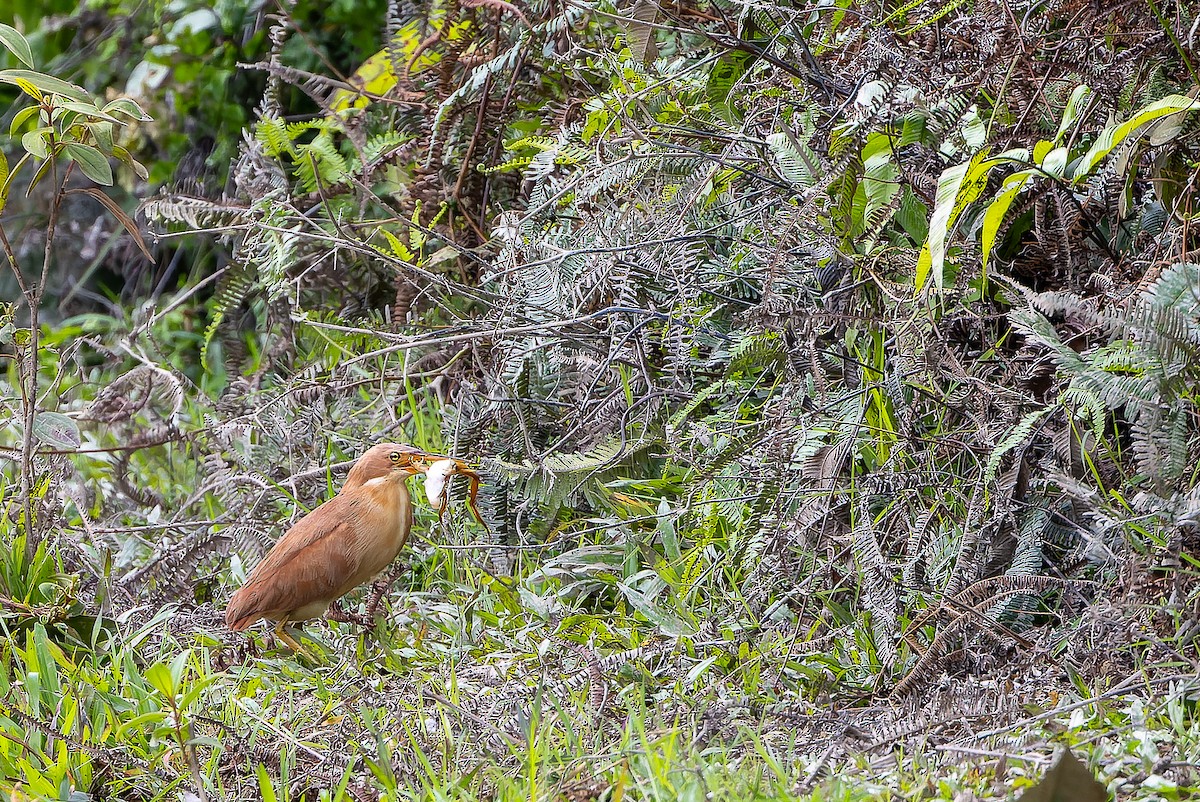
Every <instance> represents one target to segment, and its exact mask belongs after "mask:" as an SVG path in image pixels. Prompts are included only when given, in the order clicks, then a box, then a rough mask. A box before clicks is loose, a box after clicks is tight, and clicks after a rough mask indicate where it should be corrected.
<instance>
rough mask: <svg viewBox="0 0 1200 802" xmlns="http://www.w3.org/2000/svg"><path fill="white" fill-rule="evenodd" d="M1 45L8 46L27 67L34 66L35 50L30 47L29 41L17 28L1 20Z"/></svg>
mask: <svg viewBox="0 0 1200 802" xmlns="http://www.w3.org/2000/svg"><path fill="white" fill-rule="evenodd" d="M0 45H4V46H5V47H6V48H8V51H9V52H10V53H12V54H13V55H14V56H16V57H17V58H18V59H19V60H20V61H21V63H22V64H24V65H25V66H26V67H30V68H32V67H33V51H32V50H30V49H29V42H27V41H26V40H25V37H24V36H22V35H21V32H20V31H18V30H17V29H16V28H14V27H13V26H11V25H5V24H4V23H2V22H0Z"/></svg>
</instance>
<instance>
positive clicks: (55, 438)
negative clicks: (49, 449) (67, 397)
mask: <svg viewBox="0 0 1200 802" xmlns="http://www.w3.org/2000/svg"><path fill="white" fill-rule="evenodd" d="M33 436H34V437H36V438H37V439H38V441H39V442H41V443H44V444H45V445H48V446H53V447H54V448H59V449H73V448H79V444H80V443H81V442H82V439H81V438H80V436H79V427H78V426H76V425H75V421H73V420H71V419H70V418H68V417H67V416H66V415H64V414H62V413H61V412H39V413H38V414H37V415H36V416H35V417H34V419H33Z"/></svg>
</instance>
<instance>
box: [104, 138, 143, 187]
mask: <svg viewBox="0 0 1200 802" xmlns="http://www.w3.org/2000/svg"><path fill="white" fill-rule="evenodd" d="M112 151H113V155H114V156H116V157H117V159H119V160H120V161H121V163H122V164H124V165H125V166H126V167H128V168H129V169H130V170H133V172H134V173H135V174H136V175H137V177H138V178H140V179H142V180H143V181H145V180H146V179H147V178H149V177H150V171H149V170H147V169H146V166H145V165H144V164H142V163H141V162H140V161H138V160H137V159H135V158H133V156H131V155H130V154H129V151H127V150H125V148H123V147H121V146H120V145H113V149H112Z"/></svg>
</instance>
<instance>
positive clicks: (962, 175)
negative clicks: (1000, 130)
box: [914, 148, 1029, 291]
mask: <svg viewBox="0 0 1200 802" xmlns="http://www.w3.org/2000/svg"><path fill="white" fill-rule="evenodd" d="M1028 159H1029V151H1027V150H1025V149H1023V148H1014V149H1012V150H1006V151H1005V152H1004V153H1001V154H1000V155H999V156H995V157H992V158H988V157H987V151H986V150H981V151H979V152H978V153H976V154H975V155H974V156H972V157H971V160H970V161H968V162H964V163H963V164H956V165H954V166H952V167H947V168H946V169H945V170H943V171H942V176H941V178H939V179H938V189H937V197H936V201H935V204H934V208H933V214H932V215H930V217H929V238H928V239H927V240H926V241H925V247H924V248H922V249H921V255H920V257H919V258H918V260H917V274H916V278H915V279H914V281H915V284H916V288H917V289H918V290H920V289H921V288H922V287H924V286H925V282H926V280H928V278H929V274H930V273H932V274H933V280H934V284H935V285H936V287H937V289H938V290H939V291H940V290H941V289H942V286H943V282H944V281H945V274H944V268H945V262H946V240H947V239H949V237H950V232H951V231H953V229H954V224H955V223H956V222H958V218H959V215H961V214H962V213H963V211H964V210H965V209H966V208H967V206H969V205H970V204H972V203H974V202H975V200H976V199H977V198H978V197H979V195H980V194H981V193H982V192H983V190H984V187H985V186H987V180H988V175H989V174H990V173H991V171H992V169H993V168H994V167H996V166H997V165H1000V164H1004V163H1006V162H1018V163H1025V162H1027V161H1028Z"/></svg>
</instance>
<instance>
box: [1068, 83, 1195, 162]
mask: <svg viewBox="0 0 1200 802" xmlns="http://www.w3.org/2000/svg"><path fill="white" fill-rule="evenodd" d="M1197 108H1200V101H1196V100H1192V99H1191V98H1189V97H1184V96H1183V95H1167V96H1166V97H1164V98H1163V99H1162V100H1157V101H1155V102H1154V103H1151V104H1150V105H1148V106H1145V107H1144V108H1142V109H1141V110H1139V111H1137V112H1135V113H1134V115H1133V116H1132V117H1130V118H1129V119H1128V120H1126V121H1125V122H1123V123H1121V124H1120V125H1112V126H1109V127H1107V128H1105V129H1104V131H1103V132H1101V134H1100V137H1099V138H1098V139H1097V140H1096V141H1095V142H1094V143H1093V144H1092V147H1091V148H1089V149H1088V152H1087V153H1086V154H1084V156H1083V158H1082V159H1081V160H1080V161H1079V163H1078V164H1076V166H1075V170H1074V175H1073V179H1074V180H1075V181H1079V180H1081V179H1083V178H1086V177H1087V176H1089V175H1091V174H1092V170H1093V169H1095V167H1096V165H1097V164H1099V163H1100V160H1101V159H1103V158H1104V157H1105V156H1107V155H1108V154H1109V153H1111V152H1112V150H1113V148H1115V147H1117V146H1119V145H1122V144H1124V143H1125V142H1126V141H1127V140H1129V139H1130V137H1132V136H1134V135H1135V134H1136V135H1140V134H1141V133H1142V130H1141V129H1142V128H1143V127H1144V126H1146V125H1148V124H1150V123H1152V122H1154V121H1155V120H1158V119H1160V118H1162V117H1166V116H1167V115H1168V114H1179V113H1180V112H1186V111H1194V110H1195V109H1197Z"/></svg>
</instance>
